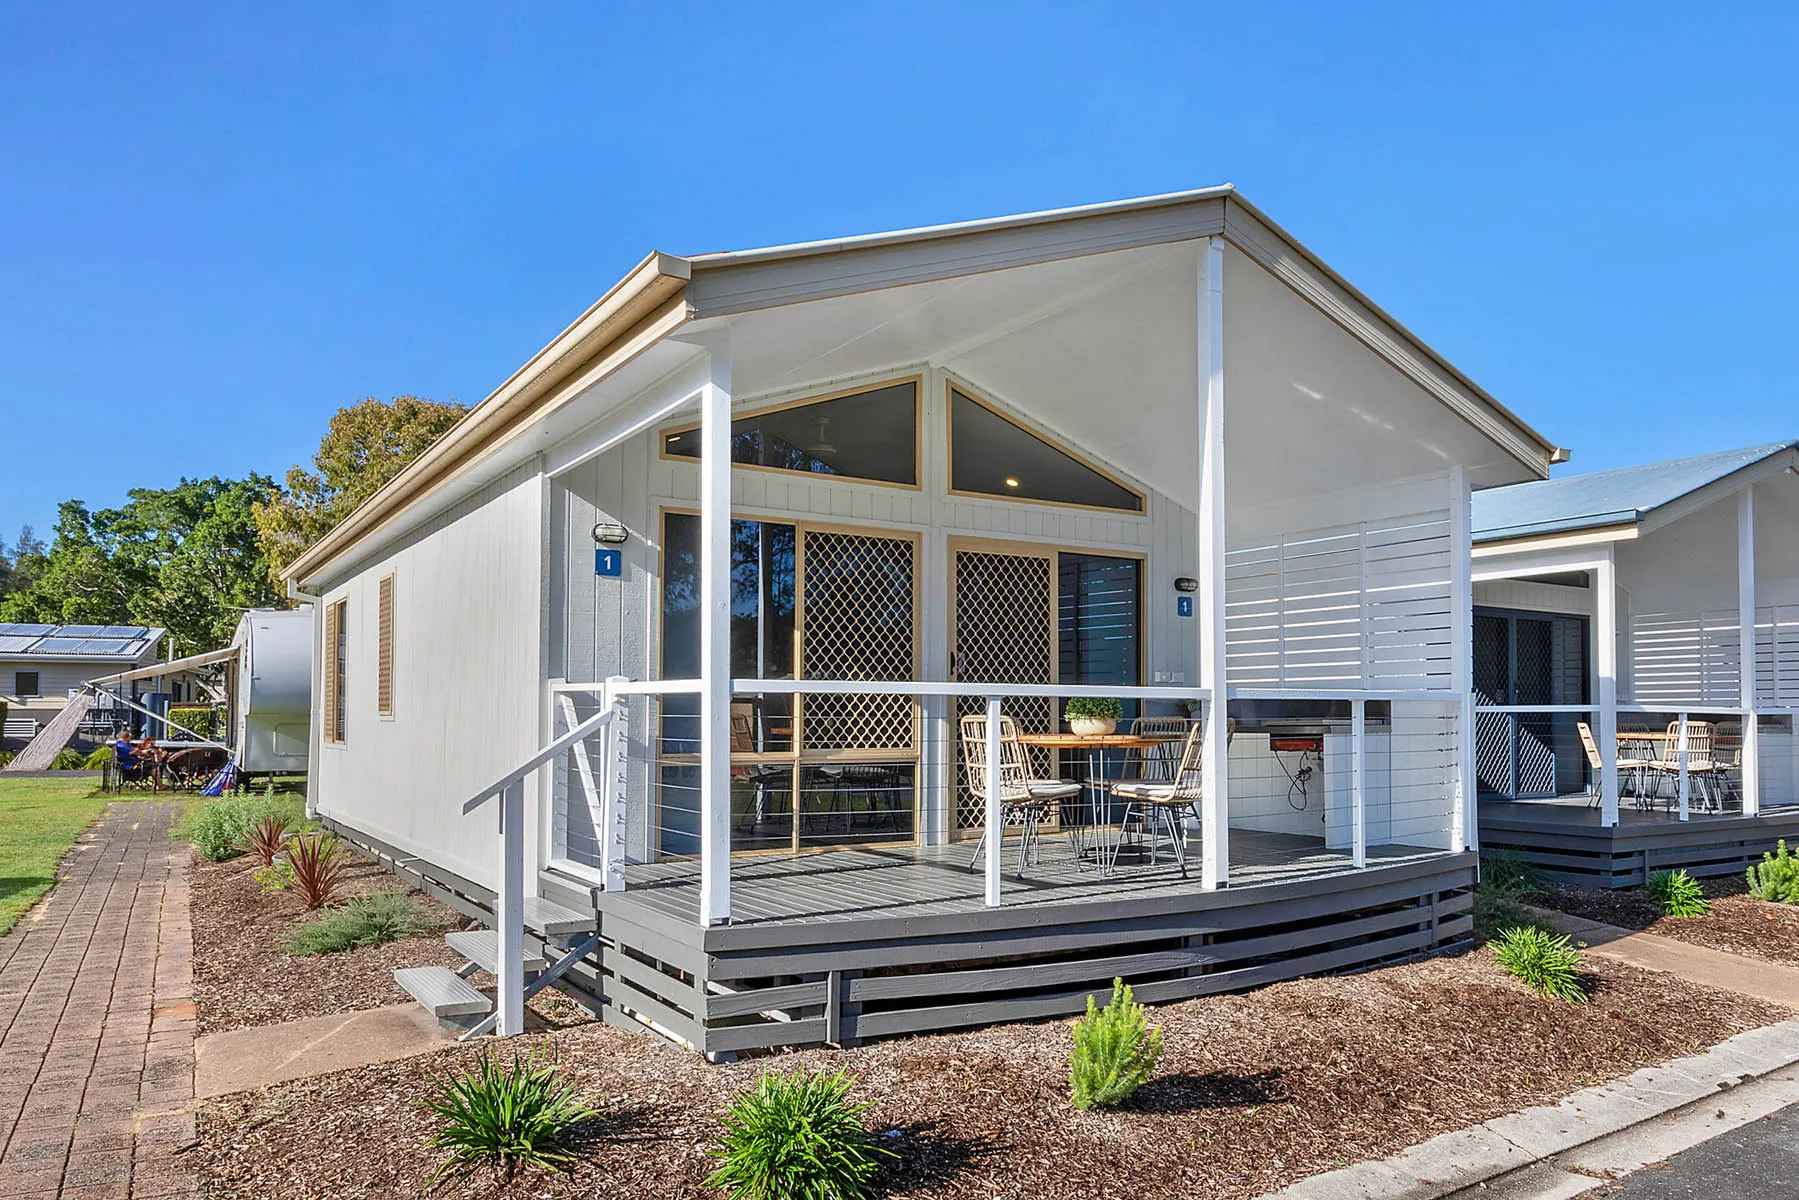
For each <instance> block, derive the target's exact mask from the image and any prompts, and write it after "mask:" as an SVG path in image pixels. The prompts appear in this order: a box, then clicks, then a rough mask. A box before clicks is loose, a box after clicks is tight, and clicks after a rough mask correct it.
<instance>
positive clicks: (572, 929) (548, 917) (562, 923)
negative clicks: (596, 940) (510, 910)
mask: <svg viewBox="0 0 1799 1200" xmlns="http://www.w3.org/2000/svg"><path fill="white" fill-rule="evenodd" d="M598 924H599V922H598V918H596V917H595V916H594V914H593V913H578V912H576V911H575V910H574V909H572V908H564V907H562V906H561V905H560V904H554V903H552V902H550V901H548V900H545V899H544V898H543V897H542V896H526V897H525V928H526V929H531V930H535V931H536V932H538V933H541V934H543V935H544V936H545V937H567V936H568V935H569V934H571V933H592V932H593V931H594V930H595V929H596V928H598Z"/></svg>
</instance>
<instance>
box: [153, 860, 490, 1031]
mask: <svg viewBox="0 0 1799 1200" xmlns="http://www.w3.org/2000/svg"><path fill="white" fill-rule="evenodd" d="M255 870H256V864H255V863H254V862H253V861H252V860H250V859H249V858H248V857H245V858H234V859H230V860H228V861H226V862H222V863H214V862H207V861H206V860H205V859H202V858H200V857H199V856H198V855H195V857H194V860H193V864H192V866H190V867H189V869H188V885H189V888H190V895H191V902H190V903H191V912H192V915H193V929H194V998H195V1000H196V1001H197V1002H198V1004H199V1015H200V1032H201V1033H202V1034H206V1033H217V1032H219V1031H221V1030H225V1029H242V1028H245V1027H246V1026H251V1025H273V1024H276V1023H279V1022H282V1021H295V1020H299V1019H301V1018H303V1017H317V1016H322V1015H324V1014H327V1013H340V1012H352V1011H355V1010H357V1009H364V1008H379V1007H380V1006H382V1005H385V1004H400V1003H404V1002H406V1001H407V1000H409V999H410V997H409V996H407V994H406V993H405V992H403V991H401V990H400V988H399V987H398V986H397V985H396V984H395V983H394V981H393V972H394V970H395V969H396V968H398V967H424V966H446V967H455V966H459V965H461V962H462V960H461V959H459V958H457V957H456V955H455V954H454V953H452V952H451V950H450V948H449V947H448V946H446V945H444V940H443V935H444V934H445V933H446V932H447V931H449V930H452V929H461V928H465V927H467V926H466V923H465V922H464V921H463V919H462V916H461V914H459V913H457V912H456V911H455V910H453V909H451V908H448V907H446V906H444V905H442V904H439V903H437V902H436V901H435V900H432V899H430V898H429V897H427V896H424V895H423V894H421V893H418V892H414V893H412V895H413V902H414V903H415V904H416V905H417V908H418V913H419V920H420V924H421V926H423V928H424V930H425V932H423V933H421V934H418V935H417V936H414V937H408V938H401V939H400V940H399V941H396V942H389V943H388V944H387V945H384V946H368V947H364V948H362V949H358V950H346V951H343V952H342V953H339V954H321V955H316V956H313V955H304V956H303V955H295V954H287V953H284V952H283V949H282V947H283V945H284V944H285V943H286V941H287V939H288V936H289V935H290V934H292V933H293V931H294V930H296V929H298V928H299V927H300V926H301V925H304V924H305V923H306V922H307V921H310V920H312V919H313V918H314V917H316V916H317V915H318V914H316V913H309V912H307V911H306V910H305V909H304V908H302V907H301V905H300V902H299V901H298V900H296V899H294V898H293V896H291V895H289V894H288V893H286V892H282V891H274V892H265V891H264V890H263V889H262V887H261V885H260V884H258V883H257V882H256V881H255V880H254V879H253V878H252V876H253V874H254V873H255ZM399 886H400V885H399V882H398V881H397V880H396V879H395V878H394V877H393V876H392V875H390V874H389V873H388V872H386V871H385V870H383V869H382V868H381V867H379V866H377V865H375V864H374V863H371V862H369V861H367V860H366V859H361V858H355V859H353V860H352V865H351V866H350V867H349V869H348V870H347V871H345V873H344V892H343V894H344V899H349V898H351V897H353V896H365V895H368V894H370V893H372V892H378V891H392V890H394V889H396V888H398V887H399Z"/></svg>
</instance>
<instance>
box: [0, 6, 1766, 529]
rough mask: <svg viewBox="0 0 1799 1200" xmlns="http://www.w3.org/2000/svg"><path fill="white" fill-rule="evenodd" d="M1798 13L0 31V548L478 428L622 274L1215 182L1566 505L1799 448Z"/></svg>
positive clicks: (225, 10)
mask: <svg viewBox="0 0 1799 1200" xmlns="http://www.w3.org/2000/svg"><path fill="white" fill-rule="evenodd" d="M1796 57H1799V10H1796V9H1794V8H1793V7H1792V6H1774V5H1769V6H1766V7H1763V8H1757V7H1755V6H1751V5H1726V6H1704V5H1699V6H1695V5H1691V4H1681V5H1674V4H1665V5H1657V4H1646V3H1633V4H1620V5H1604V4H1582V5H1567V4H1541V5H1539V4H1529V3H1508V4H1505V5H1459V4H1458V5H1444V4H1417V5H1397V4H1373V3H1371V4H1354V5H1352V4H1301V5H1285V4H1271V3H1258V4H1249V5H1246V4H1240V3H1233V4H1211V3H1204V4H1201V3H1193V4H1180V5H1167V6H1136V5H1130V4H1105V5H1092V6H1081V5H1062V4H1054V3H1043V2H1034V3H1030V4H1017V5H1009V4H992V5H982V4H968V3H955V4H942V5H937V4H930V3H908V4H904V5H893V6H890V7H874V6H868V7H864V6H859V5H857V6H850V5H836V4H833V5H821V6H819V7H817V8H816V9H814V8H811V7H808V6H802V5H779V4H756V5H730V6H726V5H706V6H701V5H680V4H673V3H667V4H643V5H615V4H602V3H586V4H570V5H565V6H564V5H552V4H532V5H519V6H502V5H492V4H480V5H477V4H466V5H463V4H453V3H441V4H435V5H430V6H426V5H417V4H409V5H393V6H389V5H384V4H379V3H370V4H361V5H349V4H336V5H332V4H318V5H230V6H226V5H216V6H210V7H207V8H199V7H194V8H186V7H183V6H179V5H174V4H170V5H154V6H148V5H135V4H122V3H121V4H104V3H90V4H80V5H27V4H24V3H18V2H6V0H0V113H4V114H5V115H4V116H3V117H0V163H4V167H3V168H0V230H3V231H4V232H3V233H0V367H3V370H0V537H4V538H5V539H6V540H7V541H8V542H9V543H10V542H11V541H12V540H13V537H14V535H15V534H16V532H17V529H18V526H19V525H20V524H21V523H26V522H29V523H31V524H33V525H36V526H37V527H38V528H39V530H40V531H41V532H44V533H46V534H47V531H48V527H49V526H50V524H51V523H52V521H53V519H54V514H55V506H56V503H57V501H59V500H62V499H64V498H68V497H71V496H78V497H81V498H84V499H86V500H88V501H90V502H91V503H93V504H95V505H96V506H100V505H108V504H115V503H117V502H118V501H119V500H121V499H122V498H123V494H124V490H125V489H126V488H127V487H130V486H163V485H166V484H170V483H173V482H174V481H175V480H176V479H177V478H179V477H180V476H181V475H183V474H186V475H207V474H214V473H218V474H227V475H237V474H242V473H244V472H246V471H250V470H258V471H263V472H267V473H269V474H272V475H277V476H279V475H280V474H281V473H282V472H284V471H285V470H286V468H287V467H288V466H289V465H290V464H292V463H294V462H296V461H302V460H305V459H307V458H309V457H310V454H311V452H312V450H313V448H314V447H315V446H316V445H317V441H318V438H319V436H320V435H321V434H322V433H323V431H324V426H325V422H326V420H327V419H328V417H329V416H330V414H331V413H332V412H333V411H335V410H336V409H337V407H338V406H340V405H342V404H345V403H349V402H352V401H354V400H356V399H359V398H361V397H363V396H366V395H377V396H382V397H386V396H391V395H395V394H398V393H405V392H412V393H417V394H420V395H426V396H431V397H435V398H440V399H447V398H451V397H455V398H458V399H461V400H464V401H474V400H478V399H480V398H481V397H482V396H484V395H485V394H486V393H487V392H488V391H489V390H490V389H491V388H492V387H493V386H495V385H496V384H497V383H499V382H500V381H501V380H503V379H504V378H505V377H506V376H507V375H508V374H509V373H510V372H511V371H512V369H513V368H515V367H516V366H517V365H518V364H519V363H521V362H522V361H524V359H525V358H526V357H528V356H529V355H530V354H531V353H532V352H533V351H534V350H536V349H537V348H538V347H539V346H541V345H542V344H543V343H544V342H545V341H547V340H548V339H549V338H550V337H551V336H552V335H553V334H555V333H556V332H557V331H558V330H559V329H560V328H561V327H562V326H563V325H564V324H565V323H566V322H567V321H568V320H569V319H571V318H572V317H573V316H575V315H576V314H578V313H579V312H580V311H581V310H582V309H583V308H584V307H585V306H586V305H587V304H589V303H590V302H591V301H592V300H593V299H595V298H596V297H597V296H598V295H599V294H600V293H601V292H603V291H604V290H605V289H606V287H607V286H609V285H610V284H611V283H612V282H613V281H614V280H615V279H617V278H618V277H619V276H620V275H621V274H622V273H623V272H624V271H625V270H627V269H628V268H629V267H630V266H631V265H632V264H634V263H635V262H636V261H637V260H638V259H640V258H641V257H642V256H643V254H644V253H645V252H647V251H648V250H650V249H651V248H657V249H662V250H668V251H673V252H676V253H694V252H699V251H704V250H713V249H726V248H736V247H744V246H753V245H763V244H771V243H779V242H787V241H795V240H803V239H809V238H816V237H823V236H829V235H836V234H847V233H860V232H868V231H873V230H877V229H885V228H897V227H903V226H910V225H921V224H931V223H936V222H940V221H949V220H959V219H966V218H973V217H982V216H991V215H996V214H1001V213H1008V212H1019V211H1027V210H1031V209H1039V208H1049V207H1055V206H1060V205H1066V204H1078V203H1085V202H1091V201H1098V200H1107V199H1114V198H1118V197H1124V196H1132V195H1142V194H1148V193H1153V192H1162V191H1172V190H1176V189H1181V188H1188V187H1195V186H1202V185H1207V184H1213V183H1219V182H1223V181H1226V180H1228V181H1230V182H1233V183H1235V184H1237V185H1238V186H1239V187H1241V188H1242V189H1243V190H1244V192H1245V194H1246V195H1248V196H1249V197H1250V198H1251V199H1253V200H1254V201H1255V202H1256V203H1258V204H1259V205H1261V206H1262V207H1263V208H1265V209H1267V210H1268V211H1269V212H1270V213H1271V214H1272V215H1273V216H1274V217H1275V218H1276V219H1277V220H1279V221H1280V222H1281V223H1282V224H1284V225H1285V226H1286V227H1287V228H1288V229H1290V230H1291V231H1292V232H1293V233H1294V234H1295V235H1296V236H1298V237H1299V238H1301V239H1302V240H1303V241H1305V242H1306V243H1307V244H1308V245H1309V246H1310V247H1311V248H1312V249H1313V250H1315V251H1316V252H1317V253H1319V254H1320V255H1321V256H1323V257H1324V258H1325V259H1326V260H1327V261H1328V262H1330V263H1331V264H1332V265H1333V266H1335V267H1336V268H1337V269H1338V270H1340V271H1341V272H1343V274H1345V275H1346V276H1348V277H1349V278H1350V279H1352V280H1354V281H1355V282H1356V283H1357V285H1358V286H1360V287H1361V288H1362V289H1363V290H1364V291H1366V292H1367V293H1369V294H1370V295H1371V296H1372V297H1374V299H1375V300H1376V301H1377V302H1379V303H1380V304H1381V305H1382V306H1384V307H1385V308H1387V309H1388V310H1389V311H1390V312H1392V313H1393V314H1394V315H1396V316H1397V317H1398V318H1399V319H1400V320H1401V321H1403V322H1405V323H1406V324H1407V325H1408V326H1409V327H1410V328H1411V329H1412V330H1413V331H1414V332H1416V333H1417V334H1418V335H1419V336H1421V337H1423V338H1424V339H1425V340H1426V341H1428V342H1430V343H1431V344H1432V345H1433V346H1434V347H1435V348H1436V349H1437V350H1439V351H1440V352H1441V353H1443V354H1444V355H1445V356H1446V357H1448V358H1449V359H1450V360H1451V361H1452V362H1454V363H1456V364H1457V365H1458V366H1459V367H1461V368H1462V369H1463V370H1464V371H1466V372H1467V373H1468V374H1469V375H1471V376H1472V377H1473V378H1474V379H1476V380H1478V381H1479V382H1480V383H1481V384H1482V385H1483V386H1485V387H1486V388H1487V389H1488V390H1489V391H1491V392H1492V393H1493V394H1494V395H1496V396H1498V397H1499V398H1500V399H1501V400H1502V401H1503V402H1505V403H1506V404H1507V405H1509V406H1510V407H1512V408H1513V409H1514V410H1515V411H1517V412H1518V413H1519V414H1521V415H1522V416H1523V417H1524V418H1525V419H1527V420H1529V421H1531V422H1532V423H1534V424H1535V425H1537V427H1538V428H1540V429H1541V430H1542V431H1543V432H1544V433H1546V434H1548V435H1549V436H1550V437H1551V438H1553V439H1555V440H1557V441H1559V442H1561V443H1562V444H1564V445H1568V446H1571V447H1573V448H1574V451H1575V461H1574V463H1573V464H1572V465H1571V468H1570V469H1578V470H1593V469H1598V468H1601V467H1609V466H1619V465H1625V464H1628V463H1631V462H1641V461H1649V460H1653V459H1657V458H1665V457H1672V456H1675V455H1679V454H1685V453H1693V452H1698V451H1702V450H1710V449H1716V448H1722V447H1728V446H1735V445H1743V444H1749V443H1754V442H1761V441H1767V440H1772V439H1775V438H1779V437H1788V436H1799V410H1796V409H1795V404H1794V401H1795V398H1796V396H1799V384H1796V382H1795V381H1796V380H1799V336H1795V334H1794V332H1793V330H1792V328H1791V327H1792V325H1793V319H1794V315H1795V305H1794V303H1793V301H1792V299H1791V293H1792V283H1791V279H1792V276H1793V274H1794V268H1795V266H1799V223H1796V222H1795V220H1794V215H1795V211H1796V205H1795V203H1794V199H1793V197H1794V196H1795V195H1799V160H1796V159H1795V156H1794V154H1793V153H1792V151H1793V146H1794V133H1793V129H1794V122H1795V117H1796V116H1799V72H1795V71H1794V70H1793V68H1792V63H1793V62H1794V61H1795V58H1796Z"/></svg>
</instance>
